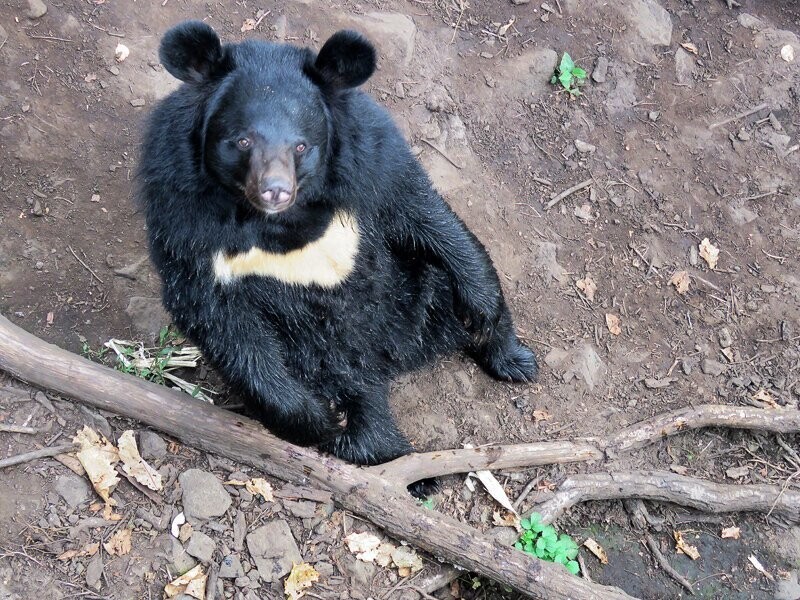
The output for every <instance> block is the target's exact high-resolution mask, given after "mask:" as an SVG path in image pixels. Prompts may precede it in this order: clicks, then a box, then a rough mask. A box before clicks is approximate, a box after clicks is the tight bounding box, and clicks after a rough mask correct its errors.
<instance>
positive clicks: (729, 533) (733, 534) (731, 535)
mask: <svg viewBox="0 0 800 600" xmlns="http://www.w3.org/2000/svg"><path fill="white" fill-rule="evenodd" d="M741 534H742V531H741V529H739V528H738V527H726V528H725V529H723V530H722V539H732V540H738V539H739V537H740V536H741Z"/></svg>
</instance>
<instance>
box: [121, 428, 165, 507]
mask: <svg viewBox="0 0 800 600" xmlns="http://www.w3.org/2000/svg"><path fill="white" fill-rule="evenodd" d="M117 446H118V447H119V457H120V459H121V460H122V470H123V471H125V472H126V473H127V474H128V475H130V476H131V477H133V478H134V479H135V480H136V481H138V482H139V483H141V484H142V485H143V486H145V487H147V488H149V489H151V490H153V491H155V492H160V491H161V490H162V489H163V486H162V483H161V473H159V472H158V471H156V470H155V469H154V468H153V467H151V466H150V465H148V464H147V463H146V462H145V460H144V459H143V458H142V456H141V454H139V448H137V446H136V438H135V437H134V435H133V431H131V430H130V429H128V430H127V431H125V432H123V434H122V435H121V436H120V437H119V440H118V441H117Z"/></svg>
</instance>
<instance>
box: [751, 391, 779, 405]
mask: <svg viewBox="0 0 800 600" xmlns="http://www.w3.org/2000/svg"><path fill="white" fill-rule="evenodd" d="M753 400H759V401H760V402H763V403H764V404H768V405H769V407H770V408H780V405H779V404H778V403H777V402H775V398H773V397H772V394H770V393H769V392H768V391H767V390H765V389H764V388H761V389H760V390H758V391H757V392H756V393H755V394H753Z"/></svg>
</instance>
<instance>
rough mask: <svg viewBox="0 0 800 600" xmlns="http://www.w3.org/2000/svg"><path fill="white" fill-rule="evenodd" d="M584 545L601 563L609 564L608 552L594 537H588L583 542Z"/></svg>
mask: <svg viewBox="0 0 800 600" xmlns="http://www.w3.org/2000/svg"><path fill="white" fill-rule="evenodd" d="M583 545H584V547H585V548H586V549H587V550H589V552H591V553H592V554H594V555H595V556H596V557H597V559H598V560H599V561H600V562H601V563H603V564H604V565H607V564H608V554H607V553H606V550H605V548H603V547H602V546H601V545H600V544H598V543H597V542H596V541H595V540H593V539H592V538H586V541H585V542H583Z"/></svg>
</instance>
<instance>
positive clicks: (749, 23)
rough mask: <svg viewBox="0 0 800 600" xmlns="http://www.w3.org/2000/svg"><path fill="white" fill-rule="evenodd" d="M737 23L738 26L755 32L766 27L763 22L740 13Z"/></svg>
mask: <svg viewBox="0 0 800 600" xmlns="http://www.w3.org/2000/svg"><path fill="white" fill-rule="evenodd" d="M738 21H739V25H741V26H742V27H747V28H748V29H755V30H756V31H761V30H762V29H764V28H765V27H766V25H764V21H762V20H761V19H759V18H758V17H754V16H753V15H751V14H748V13H741V14H740V15H739V17H738Z"/></svg>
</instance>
